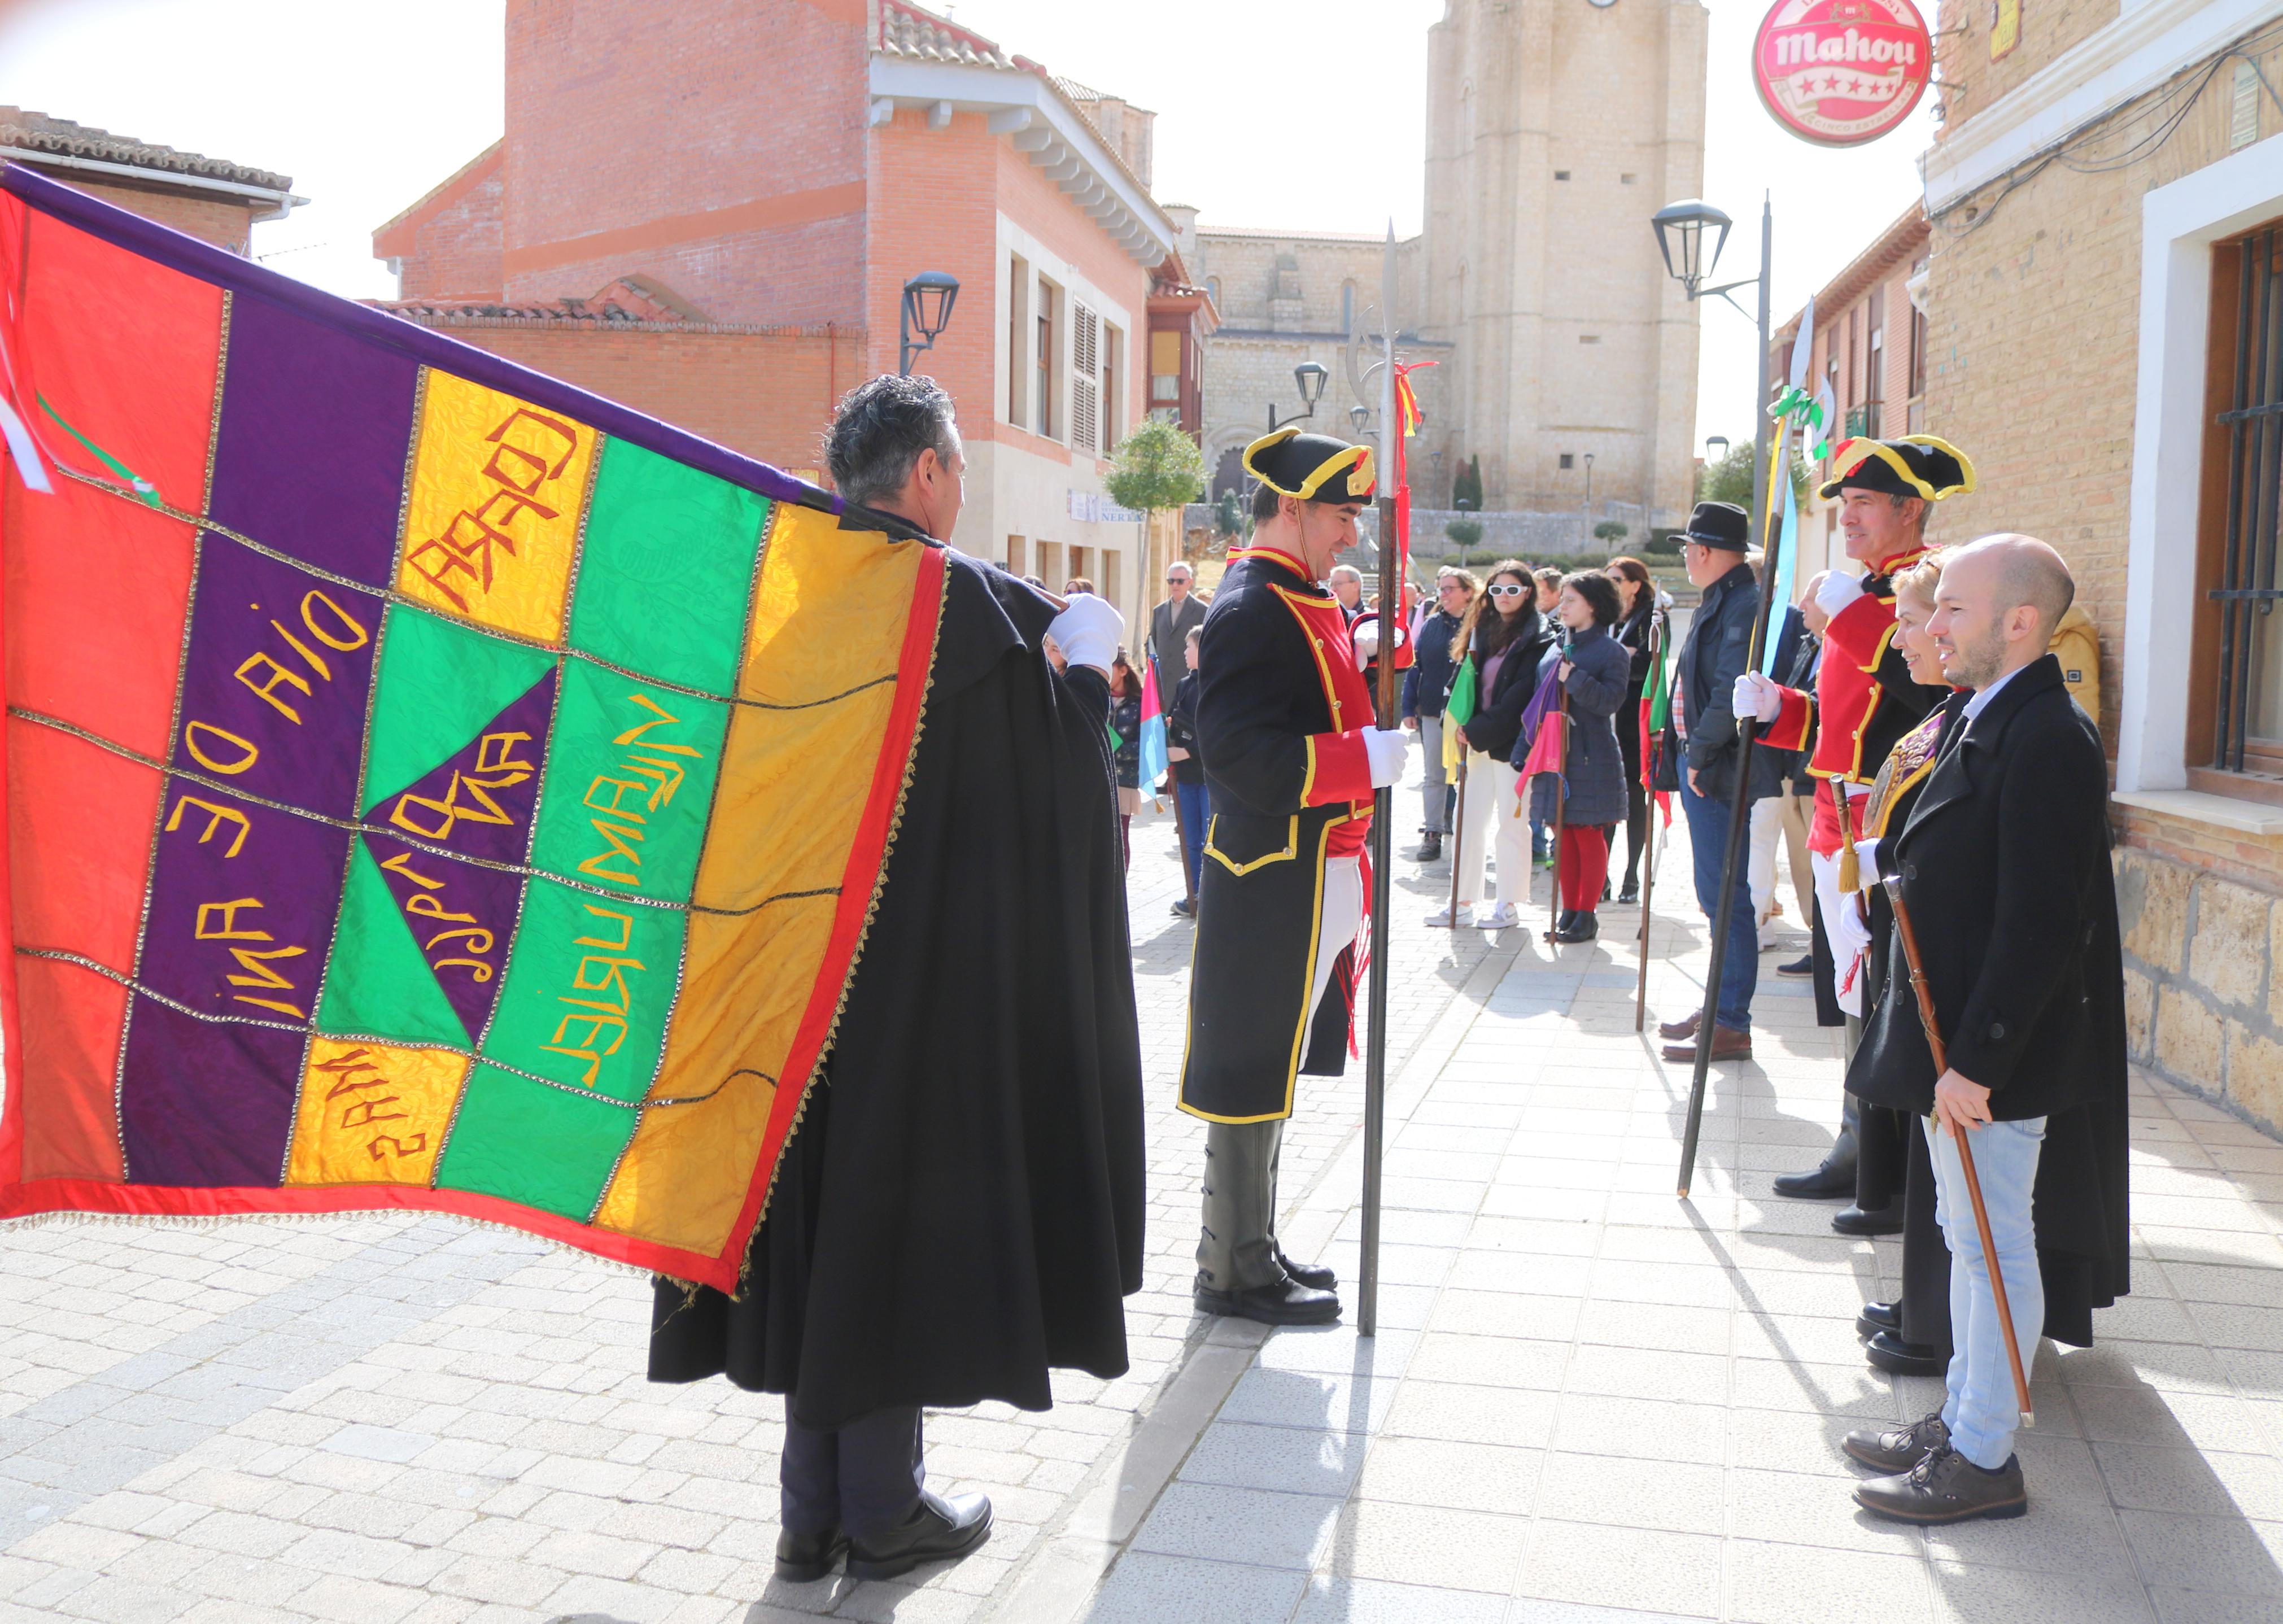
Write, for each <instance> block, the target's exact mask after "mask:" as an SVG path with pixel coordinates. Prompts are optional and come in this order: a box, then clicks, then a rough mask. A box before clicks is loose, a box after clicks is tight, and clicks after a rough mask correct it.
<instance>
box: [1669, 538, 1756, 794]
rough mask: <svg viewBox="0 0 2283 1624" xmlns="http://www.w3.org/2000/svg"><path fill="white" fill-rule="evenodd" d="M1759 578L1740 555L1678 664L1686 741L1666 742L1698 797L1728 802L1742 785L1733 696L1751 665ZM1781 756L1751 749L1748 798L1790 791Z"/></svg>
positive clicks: (1700, 612) (1700, 613)
mask: <svg viewBox="0 0 2283 1624" xmlns="http://www.w3.org/2000/svg"><path fill="white" fill-rule="evenodd" d="M1759 611H1760V602H1759V585H1758V578H1757V576H1755V575H1754V574H1753V573H1752V566H1750V565H1749V564H1747V563H1745V562H1744V561H1743V560H1742V559H1741V558H1739V559H1737V560H1736V564H1735V566H1734V568H1733V569H1731V570H1729V572H1728V573H1727V574H1725V575H1723V576H1721V577H1720V579H1719V580H1718V581H1716V582H1713V583H1712V584H1711V585H1710V586H1709V587H1706V588H1705V589H1704V596H1703V600H1702V601H1701V602H1700V603H1698V605H1696V613H1695V614H1694V615H1692V616H1691V617H1690V618H1689V621H1688V636H1687V640H1686V641H1684V642H1683V643H1682V644H1681V645H1680V655H1679V659H1678V660H1675V661H1674V662H1673V674H1674V676H1675V678H1676V679H1677V680H1678V681H1679V684H1680V714H1679V721H1680V722H1682V723H1683V724H1684V726H1685V728H1686V730H1687V738H1686V740H1685V741H1684V740H1683V739H1681V738H1679V735H1678V732H1677V731H1676V733H1675V734H1674V736H1673V737H1672V738H1670V739H1669V740H1668V742H1667V745H1666V753H1667V756H1668V759H1671V760H1674V761H1676V762H1677V764H1678V766H1679V769H1680V770H1681V771H1682V772H1683V773H1684V774H1685V773H1687V772H1694V773H1695V774H1696V792H1697V793H1698V794H1700V795H1703V796H1704V797H1706V798H1707V799H1708V800H1717V801H1720V802H1722V803H1724V804H1725V803H1726V801H1727V800H1728V797H1729V796H1730V795H1731V794H1732V793H1734V791H1735V787H1736V759H1737V757H1738V756H1740V755H1741V753H1743V747H1742V744H1741V739H1740V738H1739V736H1738V734H1737V731H1736V713H1735V709H1734V698H1733V695H1734V689H1735V685H1736V678H1737V677H1738V676H1740V675H1742V674H1743V670H1744V668H1745V667H1746V666H1747V665H1749V663H1750V660H1751V648H1752V623H1753V621H1754V620H1756V619H1757V616H1758V614H1759ZM1781 774H1782V758H1781V757H1780V755H1779V754H1778V753H1775V752H1774V751H1771V750H1757V749H1756V750H1754V751H1753V752H1752V787H1751V794H1750V796H1749V799H1751V800H1766V799H1767V798H1768V797H1769V796H1771V795H1774V794H1778V793H1780V792H1781V790H1782V788H1783V785H1782V778H1781Z"/></svg>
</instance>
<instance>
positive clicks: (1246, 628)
mask: <svg viewBox="0 0 2283 1624" xmlns="http://www.w3.org/2000/svg"><path fill="white" fill-rule="evenodd" d="M1244 467H1245V471H1246V472H1248V473H1251V475H1252V476H1253V477H1254V478H1255V479H1257V480H1259V481H1260V487H1259V489H1258V491H1256V492H1255V493H1254V496H1253V503H1252V516H1253V533H1252V544H1251V546H1250V547H1245V548H1241V549H1238V550H1234V551H1232V552H1231V553H1230V554H1229V555H1228V571H1227V574H1224V575H1223V576H1222V577H1221V582H1220V589H1219V591H1218V592H1216V593H1215V594H1214V595H1213V603H1212V611H1211V612H1210V613H1208V614H1207V615H1206V616H1205V624H1204V636H1203V637H1202V639H1201V640H1200V646H1199V648H1198V691H1197V699H1196V734H1197V743H1198V748H1199V753H1200V754H1202V755H1203V756H1204V767H1205V791H1206V794H1207V796H1208V798H1209V800H1210V801H1211V803H1212V821H1211V822H1210V823H1209V824H1207V826H1206V831H1205V847H1204V865H1203V867H1204V878H1203V879H1202V881H1201V882H1200V883H1199V885H1198V887H1197V945H1196V959H1195V960H1194V963H1193V965H1192V969H1191V972H1190V978H1189V1034H1188V1053H1187V1054H1186V1056H1185V1057H1184V1058H1183V1060H1182V1064H1181V1093H1180V1107H1181V1109H1182V1110H1184V1111H1186V1112H1188V1113H1189V1114H1190V1115H1192V1116H1198V1117H1203V1118H1204V1120H1206V1121H1207V1122H1209V1123H1211V1124H1212V1127H1211V1128H1210V1129H1209V1130H1208V1131H1207V1133H1206V1135H1205V1172H1204V1235H1203V1238H1201V1239H1200V1240H1199V1242H1198V1244H1197V1278H1196V1303H1197V1307H1198V1308H1201V1309H1203V1310H1204V1311H1205V1312H1206V1313H1209V1314H1224V1315H1234V1316H1239V1317H1241V1318H1244V1319H1253V1320H1259V1321H1261V1322H1263V1323H1267V1324H1272V1325H1297V1324H1321V1323H1325V1322H1328V1321H1330V1320H1334V1319H1336V1318H1338V1317H1339V1312H1340V1300H1339V1297H1338V1296H1337V1294H1336V1292H1335V1291H1334V1290H1333V1287H1334V1286H1335V1285H1336V1284H1337V1283H1336V1281H1335V1280H1334V1278H1333V1277H1332V1272H1331V1270H1330V1269H1322V1268H1311V1267H1307V1266H1305V1265H1301V1264H1296V1263H1294V1262H1293V1261H1291V1260H1290V1258H1287V1257H1286V1256H1285V1255H1284V1253H1283V1249H1282V1247H1281V1246H1280V1245H1278V1244H1277V1240H1276V1157H1277V1147H1278V1145H1279V1144H1280V1143H1281V1142H1282V1138H1283V1133H1284V1120H1285V1119H1286V1118H1287V1117H1289V1116H1290V1115H1291V1114H1292V1094H1293V1088H1294V1085H1295V1082H1296V1081H1297V1077H1298V1075H1299V1074H1300V1073H1302V1072H1304V1071H1305V1072H1307V1073H1309V1074H1315V1075H1323V1076H1337V1075H1338V1074H1340V1072H1341V1070H1342V1069H1343V1067H1344V1065H1345V1064H1346V1058H1347V1049H1348V1035H1349V1029H1350V1023H1351V1019H1352V1011H1353V1008H1354V1002H1355V980H1356V966H1357V963H1358V958H1359V951H1360V947H1361V944H1362V930H1363V918H1364V894H1365V886H1364V878H1363V850H1364V840H1365V837H1366V835H1367V833H1368V832H1369V831H1370V828H1371V809H1372V792H1373V790H1374V789H1375V787H1377V786H1380V785H1390V784H1393V783H1394V782H1395V781H1396V779H1397V778H1398V777H1400V776H1401V773H1402V770H1403V759H1404V741H1405V735H1404V734H1403V733H1401V732H1399V731H1396V730H1381V729H1380V728H1379V727H1378V726H1377V725H1376V719H1375V717H1374V715H1373V714H1372V702H1371V695H1370V693H1369V692H1368V691H1367V690H1366V689H1365V687H1364V681H1363V675H1362V674H1361V672H1360V670H1359V669H1358V661H1357V658H1356V652H1355V646H1354V644H1353V643H1352V640H1351V639H1350V636H1349V630H1348V625H1349V622H1348V617H1347V615H1346V613H1344V610H1343V609H1342V607H1341V604H1340V600H1339V599H1338V598H1337V597H1334V596H1333V595H1332V593H1331V592H1330V591H1329V590H1328V589H1325V588H1324V587H1323V586H1321V584H1319V583H1320V582H1321V581H1322V580H1323V579H1324V577H1325V576H1326V575H1327V574H1329V571H1330V569H1331V565H1332V560H1333V559H1334V558H1336V557H1337V556H1338V555H1339V554H1340V553H1341V552H1342V551H1344V550H1346V549H1348V548H1350V547H1352V546H1354V545H1355V543H1356V519H1357V516H1358V515H1359V514H1360V513H1361V512H1362V511H1363V509H1364V507H1365V505H1366V504H1367V503H1369V502H1370V500H1371V497H1372V489H1373V484H1374V476H1373V469H1372V457H1371V452H1370V450H1369V449H1368V448H1367V447H1364V446H1354V445H1349V444H1346V443H1345V442H1344V441H1338V440H1334V439H1332V438H1330V437H1329V436H1328V435H1323V434H1304V433H1300V432H1299V431H1298V430H1297V429H1289V428H1288V429H1280V430H1278V431H1277V432H1276V433H1273V434H1270V435H1268V436H1267V437H1266V438H1265V439H1262V440H1256V441H1253V442H1252V444H1251V445H1250V446H1248V447H1247V448H1246V449H1245V453H1244Z"/></svg>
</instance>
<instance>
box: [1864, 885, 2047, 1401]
mask: <svg viewBox="0 0 2283 1624" xmlns="http://www.w3.org/2000/svg"><path fill="white" fill-rule="evenodd" d="M1886 886H1887V900H1888V902H1890V903H1891V904H1892V905H1893V907H1894V910H1895V933H1896V934H1897V936H1899V937H1901V938H1902V942H1903V963H1904V964H1905V965H1907V966H1908V967H1909V969H1910V972H1911V990H1912V991H1913V992H1914V993H1916V994H1917V995H1918V1000H1919V1024H1920V1025H1921V1027H1925V1028H1926V1036H1927V1047H1928V1049H1929V1050H1932V1051H1933V1053H1934V1074H1935V1075H1936V1077H1940V1076H1941V1075H1942V1074H1944V1072H1946V1071H1948V1070H1949V1069H1950V1061H1949V1059H1948V1058H1947V1053H1946V1051H1945V1050H1944V1047H1943V1042H1942V1028H1941V1027H1940V1025H1939V1024H1938V1023H1937V1021H1936V1016H1935V1011H1934V993H1933V991H1932V989H1931V988H1928V986H1927V979H1926V969H1925V964H1924V961H1923V960H1921V958H1920V957H1919V938H1918V933H1917V932H1916V931H1914V930H1913V929H1912V928H1911V910H1909V908H1907V907H1906V906H1905V905H1904V902H1903V884H1902V881H1901V880H1900V879H1899V878H1889V879H1888V880H1887V882H1886ZM1951 1137H1952V1139H1953V1140H1955V1141H1957V1144H1958V1165H1959V1167H1960V1168H1961V1169H1963V1170H1964V1172H1965V1174H1966V1193H1967V1197H1968V1198H1970V1199H1971V1200H1972V1202H1973V1204H1974V1230H1975V1234H1977V1235H1979V1236H1980V1237H1981V1238H1982V1261H1983V1263H1984V1264H1985V1265H1986V1266H1987V1267H1988V1269H1989V1270H1990V1292H1991V1296H1993V1297H1995V1298H1996V1299H1997V1301H1998V1325H1999V1330H2001V1331H2004V1332H2005V1333H2006V1361H2007V1362H2008V1363H2010V1364H2012V1366H2013V1367H2014V1402H2015V1403H2016V1405H2017V1406H2018V1407H2019V1408H2020V1409H2021V1411H2022V1425H2023V1426H2035V1425H2037V1424H2038V1416H2037V1412H2036V1411H2035V1410H2034V1409H2030V1378H2029V1375H2028V1373H2027V1372H2026V1371H2025V1370H2023V1369H2022V1341H2021V1339H2020V1338H2019V1337H2017V1336H2016V1335H2015V1334H2014V1310H2013V1308H2012V1307H2011V1306H2010V1305H2009V1304H2008V1303H2007V1302H2006V1271H2005V1270H2004V1269H2000V1268H1999V1266H1998V1247H1997V1245H1996V1244H1995V1243H1994V1242H1993V1241H1992V1240H1991V1238H1990V1209H1989V1208H1988V1207H1987V1206H1983V1201H1982V1179H1981V1175H1978V1174H1977V1173H1975V1170H1974V1149H1973V1146H1971V1145H1970V1144H1967V1135H1966V1134H1964V1133H1961V1132H1960V1131H1959V1130H1958V1129H1957V1128H1952V1130H1951ZM1963 1334H1964V1332H1963V1331H1962V1329H1961V1330H1960V1335H1963Z"/></svg>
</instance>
